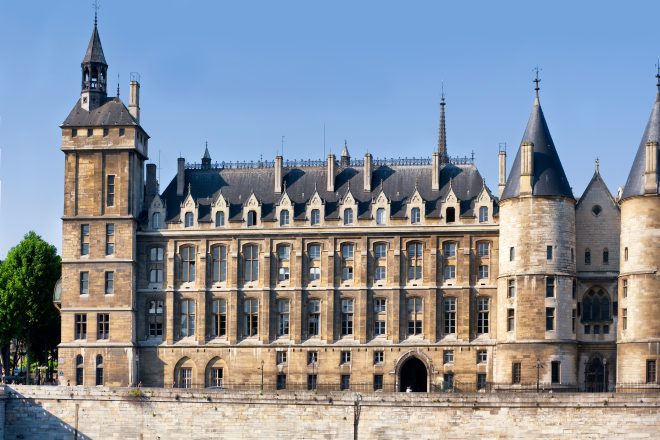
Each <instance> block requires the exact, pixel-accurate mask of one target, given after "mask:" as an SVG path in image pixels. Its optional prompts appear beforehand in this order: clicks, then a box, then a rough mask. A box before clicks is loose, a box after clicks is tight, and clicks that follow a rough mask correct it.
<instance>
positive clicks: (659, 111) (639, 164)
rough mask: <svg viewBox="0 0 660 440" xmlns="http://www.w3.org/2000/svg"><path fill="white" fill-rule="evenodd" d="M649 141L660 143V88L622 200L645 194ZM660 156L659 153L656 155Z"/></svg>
mask: <svg viewBox="0 0 660 440" xmlns="http://www.w3.org/2000/svg"><path fill="white" fill-rule="evenodd" d="M649 141H654V142H660V88H659V90H658V93H657V94H656V95H655V103H653V109H652V110H651V116H650V117H649V121H648V122H647V123H646V129H645V130H644V135H643V136H642V140H641V142H640V143H639V147H638V148H637V154H636V155H635V160H634V161H633V164H632V168H631V169H630V174H628V180H627V181H626V186H625V187H624V188H623V195H622V196H621V199H626V198H628V197H634V196H641V195H643V194H644V173H645V165H646V143H647V142H649ZM656 154H658V153H656ZM656 194H660V188H656Z"/></svg>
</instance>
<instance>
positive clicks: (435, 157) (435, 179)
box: [431, 151, 440, 191]
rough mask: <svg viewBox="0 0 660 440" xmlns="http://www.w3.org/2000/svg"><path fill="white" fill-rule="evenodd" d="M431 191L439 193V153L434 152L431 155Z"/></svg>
mask: <svg viewBox="0 0 660 440" xmlns="http://www.w3.org/2000/svg"><path fill="white" fill-rule="evenodd" d="M431 164H432V170H431V191H440V153H438V152H437V151H434V152H433V154H432V155H431Z"/></svg>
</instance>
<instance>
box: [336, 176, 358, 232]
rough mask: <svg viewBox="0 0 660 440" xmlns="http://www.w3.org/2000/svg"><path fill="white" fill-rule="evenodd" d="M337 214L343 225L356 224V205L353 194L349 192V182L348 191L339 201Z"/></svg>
mask: <svg viewBox="0 0 660 440" xmlns="http://www.w3.org/2000/svg"><path fill="white" fill-rule="evenodd" d="M339 215H340V216H341V217H340V218H341V222H342V224H343V225H344V226H353V225H357V216H358V206H357V201H356V199H355V196H353V193H352V192H351V186H350V183H349V186H348V191H346V194H344V197H343V198H342V199H341V201H340V207H339Z"/></svg>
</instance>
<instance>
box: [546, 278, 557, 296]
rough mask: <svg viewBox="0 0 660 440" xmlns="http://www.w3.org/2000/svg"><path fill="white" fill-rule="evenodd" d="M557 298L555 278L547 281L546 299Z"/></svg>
mask: <svg viewBox="0 0 660 440" xmlns="http://www.w3.org/2000/svg"><path fill="white" fill-rule="evenodd" d="M554 296H555V277H547V278H546V279H545V297H546V298H553V297H554Z"/></svg>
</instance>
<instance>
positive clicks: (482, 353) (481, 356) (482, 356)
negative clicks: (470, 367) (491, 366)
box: [477, 350, 488, 364]
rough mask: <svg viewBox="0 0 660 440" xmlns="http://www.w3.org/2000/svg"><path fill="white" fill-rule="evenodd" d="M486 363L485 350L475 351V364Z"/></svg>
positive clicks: (486, 353)
mask: <svg viewBox="0 0 660 440" xmlns="http://www.w3.org/2000/svg"><path fill="white" fill-rule="evenodd" d="M486 362H488V351H486V350H479V351H477V363H479V364H485V363H486Z"/></svg>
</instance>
